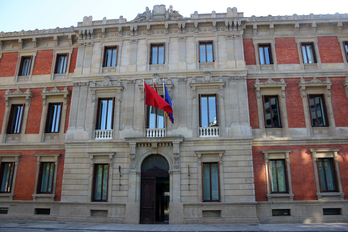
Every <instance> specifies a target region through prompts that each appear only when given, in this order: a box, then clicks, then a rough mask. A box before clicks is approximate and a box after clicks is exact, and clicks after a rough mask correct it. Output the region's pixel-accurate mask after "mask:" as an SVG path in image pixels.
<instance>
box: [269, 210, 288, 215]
mask: <svg viewBox="0 0 348 232" xmlns="http://www.w3.org/2000/svg"><path fill="white" fill-rule="evenodd" d="M272 216H291V213H290V209H272Z"/></svg>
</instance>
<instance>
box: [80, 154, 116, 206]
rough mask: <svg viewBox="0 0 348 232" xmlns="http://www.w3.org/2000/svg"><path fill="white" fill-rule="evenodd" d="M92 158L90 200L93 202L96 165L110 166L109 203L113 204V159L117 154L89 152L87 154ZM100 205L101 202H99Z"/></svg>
mask: <svg viewBox="0 0 348 232" xmlns="http://www.w3.org/2000/svg"><path fill="white" fill-rule="evenodd" d="M87 154H88V155H89V158H90V168H89V188H88V189H89V191H88V199H90V201H91V202H93V199H92V196H93V194H92V192H93V180H94V175H93V174H94V164H109V171H108V198H107V200H106V201H107V202H111V197H112V196H111V195H112V187H113V184H112V182H113V179H112V175H113V173H114V171H113V159H114V157H116V152H88V153H87ZM98 203H99V202H98Z"/></svg>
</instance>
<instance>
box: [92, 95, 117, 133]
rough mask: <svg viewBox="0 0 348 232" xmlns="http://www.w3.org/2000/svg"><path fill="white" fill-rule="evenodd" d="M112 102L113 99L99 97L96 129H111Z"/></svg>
mask: <svg viewBox="0 0 348 232" xmlns="http://www.w3.org/2000/svg"><path fill="white" fill-rule="evenodd" d="M113 104H114V101H113V99H99V102H98V111H97V112H98V114H97V123H96V129H97V130H112V128H113V120H112V119H113V113H114V112H113Z"/></svg>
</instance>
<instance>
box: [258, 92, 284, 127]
mask: <svg viewBox="0 0 348 232" xmlns="http://www.w3.org/2000/svg"><path fill="white" fill-rule="evenodd" d="M263 106H264V114H265V127H267V128H275V127H281V126H282V124H281V119H280V108H279V101H278V96H263Z"/></svg>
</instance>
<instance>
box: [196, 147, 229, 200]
mask: <svg viewBox="0 0 348 232" xmlns="http://www.w3.org/2000/svg"><path fill="white" fill-rule="evenodd" d="M195 153H196V155H197V158H198V164H197V176H198V200H199V201H202V202H203V188H202V187H203V184H202V183H203V179H202V163H207V162H209V163H212V162H217V163H219V172H220V173H219V176H220V185H219V192H220V202H224V200H225V189H224V186H225V184H224V172H223V170H224V167H223V155H224V154H225V150H214V151H209V150H207V151H195ZM207 203H209V202H207Z"/></svg>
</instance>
